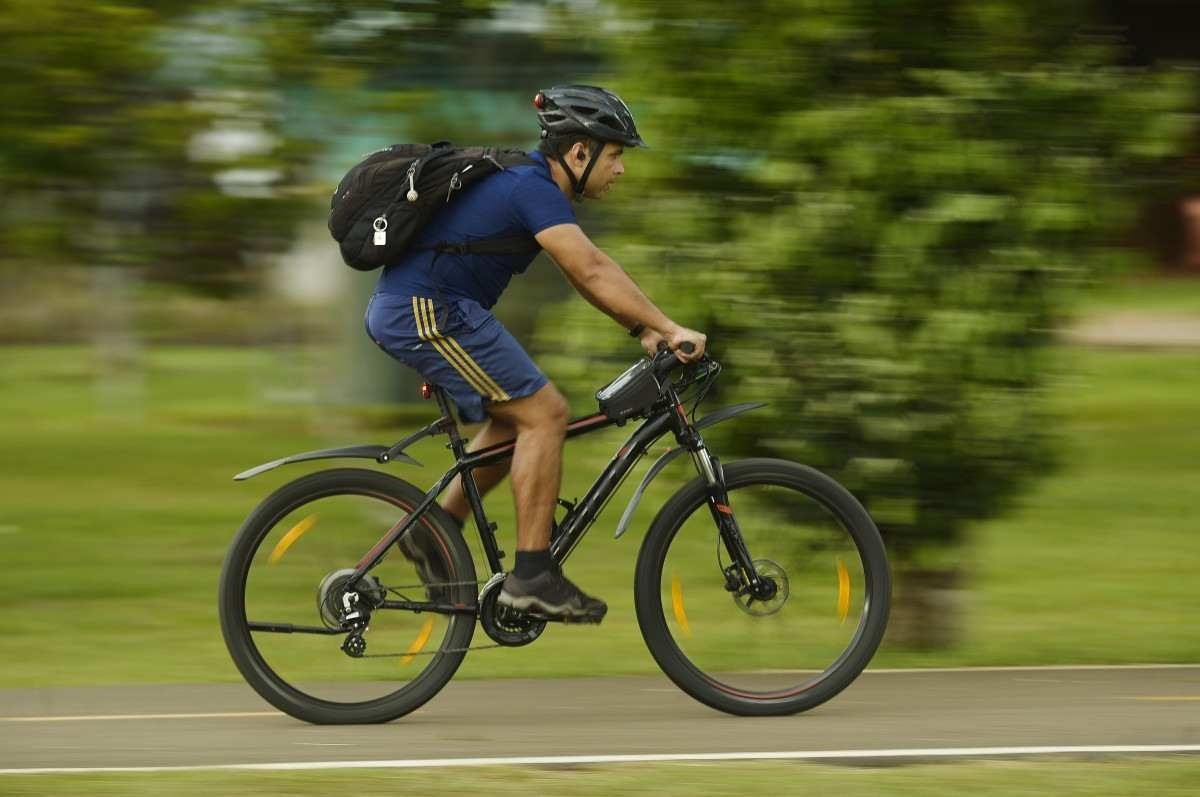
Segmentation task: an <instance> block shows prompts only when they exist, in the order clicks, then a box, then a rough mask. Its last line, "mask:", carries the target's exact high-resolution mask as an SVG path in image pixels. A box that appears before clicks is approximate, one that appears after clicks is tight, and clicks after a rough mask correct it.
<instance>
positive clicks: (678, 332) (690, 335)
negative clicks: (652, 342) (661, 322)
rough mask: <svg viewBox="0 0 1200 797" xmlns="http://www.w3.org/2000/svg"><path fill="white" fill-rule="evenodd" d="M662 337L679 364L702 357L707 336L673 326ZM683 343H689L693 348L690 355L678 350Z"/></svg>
mask: <svg viewBox="0 0 1200 797" xmlns="http://www.w3.org/2000/svg"><path fill="white" fill-rule="evenodd" d="M664 337H665V338H666V341H667V345H668V346H670V347H671V350H672V351H674V352H675V356H676V357H678V358H679V361H680V362H681V363H690V362H692V361H693V360H699V359H700V358H701V357H703V356H704V345H705V343H707V342H708V336H707V335H705V334H704V333H703V332H697V331H696V330H694V329H688V328H687V327H681V326H675V327H672V328H671V329H669V330H667V333H666V335H665V336H664ZM684 343H691V344H692V345H693V346H694V347H695V348H694V349H693V350H692V352H691V354H685V353H684V351H683V349H682V348H680V347H681V346H683V344H684ZM656 345H657V344H656Z"/></svg>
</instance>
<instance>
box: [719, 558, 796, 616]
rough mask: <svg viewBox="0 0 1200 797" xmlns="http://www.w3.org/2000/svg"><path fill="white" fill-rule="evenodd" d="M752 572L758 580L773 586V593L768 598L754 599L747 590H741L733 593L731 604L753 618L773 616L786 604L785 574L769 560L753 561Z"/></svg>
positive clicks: (786, 581) (777, 564) (786, 580)
mask: <svg viewBox="0 0 1200 797" xmlns="http://www.w3.org/2000/svg"><path fill="white" fill-rule="evenodd" d="M754 572H755V573H757V574H758V577H759V578H760V579H765V580H767V581H769V582H770V583H771V584H773V585H774V587H775V590H774V593H773V594H771V595H770V596H769V597H763V598H756V597H755V596H754V595H753V594H751V592H750V590H749V588H748V587H747V588H743V589H741V590H738V591H737V592H735V593H733V602H734V603H736V604H737V605H738V608H739V609H741V610H742V611H744V612H745V613H746V614H751V615H754V616H755V617H766V616H767V615H769V614H775V613H776V612H777V611H779V610H780V609H782V608H783V604H785V603H787V599H788V595H789V594H790V593H789V586H788V577H787V572H786V571H784V569H783V568H782V567H781V566H780V565H779V563H777V562H773V561H771V560H770V559H755V560H754Z"/></svg>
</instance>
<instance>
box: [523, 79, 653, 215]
mask: <svg viewBox="0 0 1200 797" xmlns="http://www.w3.org/2000/svg"><path fill="white" fill-rule="evenodd" d="M533 107H534V108H536V109H537V115H538V125H539V126H540V127H541V129H542V139H543V140H546V141H551V140H553V139H563V138H570V137H572V136H586V137H587V138H590V139H592V141H593V144H592V147H591V158H590V159H589V161H588V165H587V167H585V168H584V170H583V175H582V176H580V177H579V178H578V179H576V177H575V173H574V172H573V171H571V168H570V167H569V166H568V165H567V161H566V158H564V157H563V154H562V153H561V152H559V151H558V149H557V148H556V147H551V149H552V151H553V152H554V156H555V157H556V158H557V159H558V162H559V164H561V165H562V167H563V170H564V171H565V172H566V173H567V177H568V178H569V179H570V181H571V187H572V188H573V189H574V190H575V199H576V200H577V201H578V200H581V199H583V189H584V186H585V185H586V184H587V179H588V176H589V175H590V174H591V173H592V167H593V166H595V165H596V157H597V156H598V155H599V154H600V151H601V150H602V149H604V145H605V144H606V143H607V142H610V141H611V142H613V143H616V144H621V145H622V146H626V147H644V146H646V142H645V141H643V140H642V137H641V136H640V135H638V131H637V125H636V124H635V123H634V121H633V113H632V112H631V111H630V110H629V106H628V105H626V104H625V103H624V102H623V101H622V100H621V98H620V97H618V96H617V95H616V94H613V93H612V92H611V91H608V90H606V89H602V88H600V87H599V86H584V85H579V84H572V85H566V86H554V87H553V88H549V89H544V90H542V91H539V92H538V93H537V94H535V95H534V97H533Z"/></svg>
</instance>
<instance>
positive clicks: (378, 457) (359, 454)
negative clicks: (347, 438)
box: [233, 445, 421, 482]
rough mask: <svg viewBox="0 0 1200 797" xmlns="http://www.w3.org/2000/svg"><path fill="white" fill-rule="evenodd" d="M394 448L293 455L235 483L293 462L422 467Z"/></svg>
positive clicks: (350, 448) (352, 448) (248, 473)
mask: <svg viewBox="0 0 1200 797" xmlns="http://www.w3.org/2000/svg"><path fill="white" fill-rule="evenodd" d="M392 448H393V447H389V446H378V445H375V446H345V447H343V448H324V449H321V450H320V451H306V452H304V453H303V454H292V455H291V456H290V457H284V458H283V459H277V460H274V461H272V462H266V463H263V464H262V465H257V466H255V467H253V468H251V469H250V470H244V471H242V472H241V473H239V474H238V475H236V476H234V477H233V478H234V481H239V482H240V481H245V480H246V479H251V478H254V477H255V476H257V475H259V474H260V473H266V472H267V471H269V470H275V468H278V467H279V466H280V465H290V464H291V463H293V462H308V461H310V460H314V459H341V458H346V457H349V458H358V459H373V460H375V461H376V462H379V463H384V462H404V463H406V464H409V465H418V466H419V465H420V464H421V463H420V462H417V461H416V460H415V459H413V458H412V457H410V456H409V455H408V454H405V453H404V452H403V451H392Z"/></svg>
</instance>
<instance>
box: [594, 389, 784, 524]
mask: <svg viewBox="0 0 1200 797" xmlns="http://www.w3.org/2000/svg"><path fill="white" fill-rule="evenodd" d="M765 406H767V402H765V401H755V402H749V403H746V404H734V405H732V406H729V407H722V408H721V409H719V410H717V411H716V412H710V413H709V414H708V415H705V416H704V417H703V418H701V419H700V420H698V421H696V426H695V428H696V429H704V428H706V427H709V426H715V425H716V424H718V423H722V422H724V421H727V420H729V419H730V418H732V417H734V416H735V415H741V414H742V413H743V412H750V411H751V410H757V409H759V408H760V407H765ZM682 453H684V450H683V447H682V446H678V447H676V448H672V449H671V450H670V451H668V452H667V453H665V454H663V455H662V456H661V457H659V458H658V459H657V460H655V462H654V464H653V465H651V466H650V469H649V470H647V471H646V475H645V476H643V477H642V482H641V484H639V485H638V486H637V489H636V490H634V491H633V495H632V496H631V497H630V499H629V504H628V505H627V506H626V507H625V511H624V512H623V513H622V514H621V521H620V522H619V523H617V531H616V533H615V534H613V539H619V538H620V536H621V535H622V534H624V533H625V531H626V530H627V529H628V528H629V524H630V523H631V522H632V521H633V511H634V510H635V509H637V505H638V504H639V503H640V502H641V500H642V495H643V494H645V492H646V488H647V487H649V486H650V482H652V481H654V478H655V477H656V476H658V474H659V473H662V469H663V468H665V467H667V465H669V464H670V463H671V461H672V460H674V459H675V458H676V457H678V456H679V455H680V454H682Z"/></svg>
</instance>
